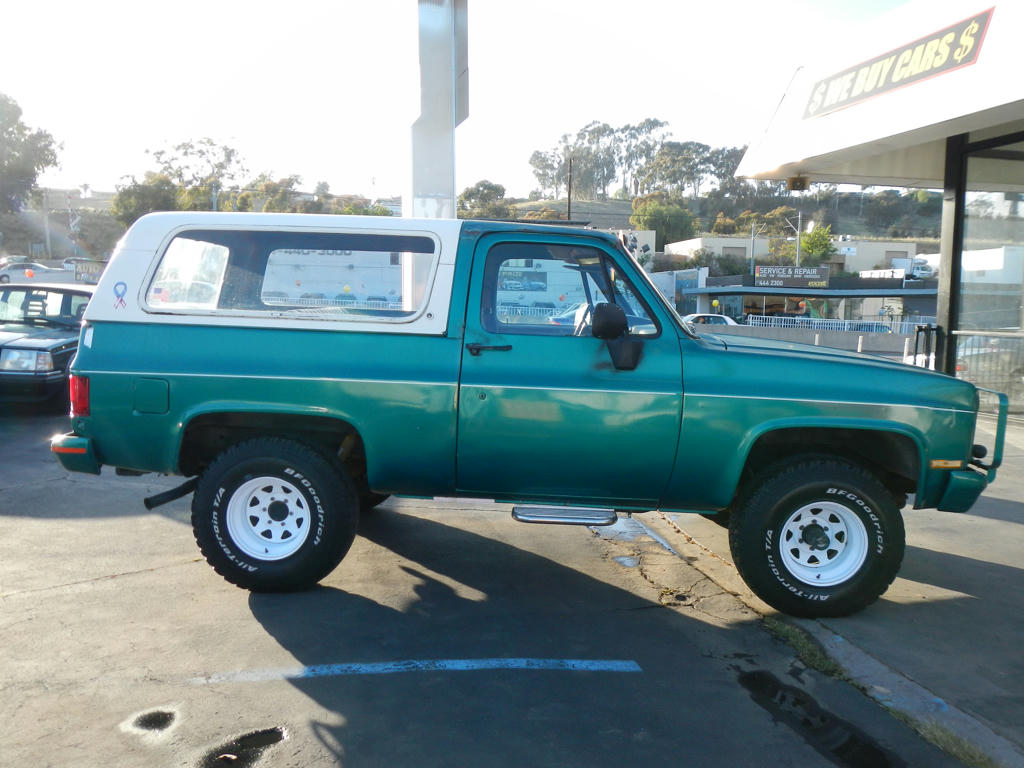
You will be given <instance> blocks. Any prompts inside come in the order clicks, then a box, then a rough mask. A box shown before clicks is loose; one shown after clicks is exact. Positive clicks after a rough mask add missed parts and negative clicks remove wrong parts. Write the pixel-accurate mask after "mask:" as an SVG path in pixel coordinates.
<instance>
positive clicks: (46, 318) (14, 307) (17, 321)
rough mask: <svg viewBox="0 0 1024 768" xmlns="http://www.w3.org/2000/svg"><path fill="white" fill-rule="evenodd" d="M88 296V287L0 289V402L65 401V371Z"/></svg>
mask: <svg viewBox="0 0 1024 768" xmlns="http://www.w3.org/2000/svg"><path fill="white" fill-rule="evenodd" d="M92 294H93V287H92V286H90V285H67V284H49V283H6V284H4V285H3V286H0V401H7V402H44V401H48V400H55V399H59V400H61V401H63V400H64V399H65V398H66V397H67V391H68V390H67V369H68V366H69V365H70V364H71V359H72V358H73V357H74V356H75V352H76V350H77V349H78V335H79V332H80V330H81V325H82V315H83V314H85V308H86V306H87V305H88V303H89V299H90V298H91V297H92Z"/></svg>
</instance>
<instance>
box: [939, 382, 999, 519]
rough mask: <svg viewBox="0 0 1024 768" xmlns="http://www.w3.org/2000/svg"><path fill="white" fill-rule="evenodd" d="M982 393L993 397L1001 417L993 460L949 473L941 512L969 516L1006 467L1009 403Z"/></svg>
mask: <svg viewBox="0 0 1024 768" xmlns="http://www.w3.org/2000/svg"><path fill="white" fill-rule="evenodd" d="M978 389H979V390H981V391H983V392H988V393H989V394H991V395H994V396H995V397H996V399H997V400H998V401H999V413H998V416H997V417H996V435H995V444H994V445H993V447H992V452H991V456H992V460H991V461H990V462H989V463H987V464H985V463H983V462H981V461H975V462H972V463H973V466H970V467H967V468H965V469H962V470H958V471H955V472H950V473H949V480H948V481H947V483H946V489H945V490H944V491H943V493H942V498H941V500H940V501H939V503H938V509H939V510H940V511H941V512H966V511H967V510H968V509H970V508H971V506H972V505H973V504H974V502H975V501H977V500H978V497H979V496H980V495H981V493H982V491H984V490H985V488H986V486H988V485H989V483H991V482H992V481H993V480H995V479H996V470H997V469H998V468H999V465H1000V464H1002V463H1003V447H1004V446H1005V444H1006V414H1007V412H1008V410H1009V399H1008V398H1007V397H1006V395H1005V394H1003V393H1002V392H995V391H993V390H991V389H983V388H982V387H978Z"/></svg>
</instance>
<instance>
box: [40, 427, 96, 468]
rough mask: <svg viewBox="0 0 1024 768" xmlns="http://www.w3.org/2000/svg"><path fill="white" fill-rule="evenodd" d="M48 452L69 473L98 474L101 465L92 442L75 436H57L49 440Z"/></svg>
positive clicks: (86, 438)
mask: <svg viewBox="0 0 1024 768" xmlns="http://www.w3.org/2000/svg"><path fill="white" fill-rule="evenodd" d="M50 451H51V453H53V454H55V455H56V456H57V459H58V461H60V463H61V466H63V467H64V469H66V470H68V471H70V472H87V473H89V474H92V475H98V474H99V473H100V467H101V466H102V464H100V462H99V461H98V460H97V458H96V452H95V451H94V450H93V447H92V440H90V439H89V438H88V437H79V436H78V435H75V434H69V435H57V436H55V437H54V438H53V439H51V440H50Z"/></svg>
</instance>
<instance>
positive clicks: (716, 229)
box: [711, 212, 736, 235]
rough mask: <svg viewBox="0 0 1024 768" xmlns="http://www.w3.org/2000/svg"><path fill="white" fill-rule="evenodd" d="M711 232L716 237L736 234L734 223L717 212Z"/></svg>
mask: <svg viewBox="0 0 1024 768" xmlns="http://www.w3.org/2000/svg"><path fill="white" fill-rule="evenodd" d="M711 231H712V233H714V234H716V235H734V234H736V222H735V221H733V220H732V219H730V218H729V217H728V216H726V215H725V214H724V213H722V212H719V214H718V216H717V217H715V223H714V224H712V225H711Z"/></svg>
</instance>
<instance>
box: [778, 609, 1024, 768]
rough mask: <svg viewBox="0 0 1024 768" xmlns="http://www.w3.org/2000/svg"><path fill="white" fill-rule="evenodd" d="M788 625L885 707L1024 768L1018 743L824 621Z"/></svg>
mask: <svg viewBox="0 0 1024 768" xmlns="http://www.w3.org/2000/svg"><path fill="white" fill-rule="evenodd" d="M786 620H787V621H790V622H792V623H793V624H796V625H797V626H798V627H800V628H801V629H803V630H804V631H805V632H807V633H808V634H809V635H811V636H812V637H813V638H814V639H815V640H816V641H817V642H818V643H819V644H821V646H822V647H823V648H824V649H825V652H826V653H827V654H828V655H829V656H831V657H832V659H833V660H834V661H835V662H836V663H837V664H839V665H840V666H841V667H842V668H843V670H844V671H845V672H846V674H847V676H848V677H849V678H850V680H851V681H852V682H854V683H855V684H856V685H857V686H858V687H859V688H861V690H863V691H864V692H865V693H866V694H867V695H868V696H870V697H871V698H873V699H874V700H875V701H877V702H878V703H879V704H881V705H882V706H884V707H887V708H889V709H892V710H895V711H897V712H899V713H901V714H903V715H905V716H906V717H909V718H911V719H912V720H915V721H917V722H919V723H935V724H936V725H939V726H941V727H943V728H945V729H946V730H948V731H950V732H951V733H953V734H955V735H957V736H959V737H960V738H962V739H963V740H964V741H966V742H968V743H970V744H971V745H973V746H975V747H976V748H978V749H979V750H980V751H982V752H984V753H985V754H986V755H988V756H989V757H990V758H992V759H993V760H995V761H996V762H998V763H999V764H1000V765H1004V766H1006V768H1024V754H1022V753H1021V752H1020V751H1019V750H1018V749H1017V747H1016V746H1015V745H1014V744H1013V743H1012V742H1010V741H1008V740H1007V739H1004V738H1003V737H1002V736H1000V735H999V734H997V733H995V732H993V731H992V730H990V729H989V728H988V727H987V726H985V725H983V724H982V723H980V722H979V721H977V720H975V719H974V718H973V717H971V716H970V715H968V714H967V713H965V712H962V711H961V710H959V709H957V708H956V707H954V706H951V705H950V704H947V703H946V702H945V701H943V700H942V699H941V698H939V697H938V696H936V695H935V694H933V693H932V692H931V691H929V690H928V689H926V688H924V687H922V686H920V685H918V684H917V683H915V682H914V681H913V680H910V679H909V678H907V677H904V676H903V675H901V674H900V673H899V672H896V671H895V670H893V669H892V668H891V667H888V666H886V665H885V664H883V663H882V662H880V661H879V660H878V659H876V658H874V657H873V656H871V655H870V654H868V653H865V652H864V651H862V650H861V649H860V648H858V647H857V646H855V645H853V644H852V643H849V642H847V640H846V639H845V638H844V637H843V636H842V635H840V634H838V633H836V632H834V631H833V630H832V629H830V628H829V627H828V625H827V624H826V623H824V622H823V621H821V620H814V619H794V618H790V617H787V618H786Z"/></svg>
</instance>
